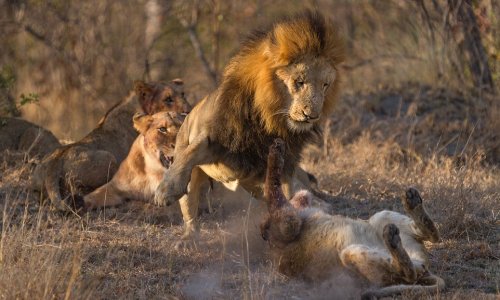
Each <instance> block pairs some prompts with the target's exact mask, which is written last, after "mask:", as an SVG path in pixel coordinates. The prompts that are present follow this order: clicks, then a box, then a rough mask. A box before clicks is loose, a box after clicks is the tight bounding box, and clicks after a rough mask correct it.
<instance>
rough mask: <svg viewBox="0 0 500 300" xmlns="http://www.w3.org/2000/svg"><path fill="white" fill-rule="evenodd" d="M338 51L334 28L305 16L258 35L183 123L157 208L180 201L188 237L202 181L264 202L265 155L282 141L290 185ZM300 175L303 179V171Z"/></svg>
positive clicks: (324, 107)
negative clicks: (236, 187) (237, 188)
mask: <svg viewBox="0 0 500 300" xmlns="http://www.w3.org/2000/svg"><path fill="white" fill-rule="evenodd" d="M343 53H344V51H343V44H342V42H341V40H340V38H339V35H338V33H337V32H336V30H334V28H333V26H332V24H331V23H330V22H328V21H327V20H325V18H324V17H323V16H321V15H319V14H318V13H311V12H308V13H305V14H302V15H299V16H297V17H295V18H292V19H289V20H287V21H283V22H279V23H277V24H276V25H275V26H274V27H273V28H272V29H271V30H269V31H267V32H257V33H255V34H254V36H253V37H251V38H250V39H248V41H247V42H246V43H244V45H243V47H242V49H241V50H240V52H239V53H238V54H237V55H236V56H235V57H233V58H232V60H231V61H230V63H229V65H228V66H227V67H226V69H225V70H224V75H223V78H222V83H221V84H220V86H219V87H218V88H217V90H216V91H214V92H213V93H212V94H210V95H208V96H207V97H206V98H205V99H203V100H202V101H200V102H199V103H198V104H197V105H196V106H195V107H194V108H193V110H192V111H191V113H190V114H189V115H188V116H187V118H186V120H185V122H184V123H183V125H182V126H181V129H180V131H179V135H178V136H177V144H176V148H175V154H174V157H175V159H174V163H173V164H172V166H171V168H170V169H169V170H168V171H167V172H166V173H165V178H164V180H163V182H162V183H161V184H160V186H159V187H158V190H157V192H156V195H155V202H156V203H157V204H158V205H168V204H171V203H173V202H174V201H177V200H178V199H179V198H180V197H182V196H183V195H185V193H186V192H187V186H188V183H189V182H190V184H189V192H188V194H187V196H184V197H182V199H181V200H180V205H181V210H182V214H183V219H184V222H185V225H186V226H185V234H184V236H183V238H184V239H185V238H188V237H190V236H192V235H191V233H193V232H196V231H197V225H196V219H195V217H196V216H197V210H198V202H199V198H200V186H201V183H202V182H203V181H204V180H205V179H206V175H208V176H209V177H211V178H213V179H215V180H217V181H219V182H222V183H226V184H227V183H229V182H231V181H235V180H237V181H238V182H239V184H240V185H241V186H243V187H244V188H245V189H246V190H247V191H249V192H251V193H253V195H254V196H256V197H260V196H261V195H262V187H263V183H264V177H265V171H266V159H267V149H268V147H269V145H270V144H271V143H272V141H273V139H274V138H275V137H281V138H282V139H283V140H285V143H286V147H287V149H288V151H287V154H286V156H287V157H286V159H285V161H286V169H285V170H286V174H285V178H284V180H285V184H286V186H287V192H289V193H291V191H292V190H294V189H296V188H297V186H296V185H295V183H297V184H298V180H295V179H294V178H295V177H294V172H295V169H296V168H297V167H298V163H299V160H300V155H301V151H302V149H303V147H304V146H305V145H306V144H307V143H309V142H311V140H312V139H313V137H315V136H316V134H318V133H319V131H320V123H321V122H322V121H323V120H325V119H326V118H327V117H328V115H329V114H330V112H331V111H332V109H333V107H334V104H335V102H336V99H337V94H338V91H339V71H338V66H339V64H340V63H341V62H342V61H343V57H344V55H343ZM301 172H303V171H301Z"/></svg>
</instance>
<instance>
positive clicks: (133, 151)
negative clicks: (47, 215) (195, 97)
mask: <svg viewBox="0 0 500 300" xmlns="http://www.w3.org/2000/svg"><path fill="white" fill-rule="evenodd" d="M183 120H184V116H183V115H180V114H177V113H175V112H159V113H156V114H154V115H152V116H150V115H146V114H137V115H135V116H134V127H135V129H137V131H139V133H140V134H139V136H138V137H137V138H136V140H135V142H134V143H133V144H132V147H131V148H130V152H129V154H128V156H127V158H126V159H125V160H124V161H123V162H122V163H121V164H120V167H119V169H118V171H117V172H116V174H115V176H114V177H113V179H111V181H110V182H108V183H106V184H105V185H103V186H101V187H99V188H98V189H96V190H95V191H93V192H92V193H90V194H88V195H86V196H85V197H84V202H85V208H86V209H93V208H98V207H104V206H116V205H120V204H122V203H123V202H125V201H126V200H129V199H134V200H144V201H147V200H150V199H152V198H153V196H154V192H155V190H156V188H157V187H158V184H160V181H161V179H162V178H163V174H164V173H165V170H166V169H168V167H170V164H171V163H172V160H173V156H174V147H175V138H176V136H177V132H178V131H179V128H180V126H181V124H182V121H183Z"/></svg>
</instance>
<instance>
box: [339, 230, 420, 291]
mask: <svg viewBox="0 0 500 300" xmlns="http://www.w3.org/2000/svg"><path fill="white" fill-rule="evenodd" d="M383 240H384V243H385V246H386V249H384V248H380V247H382V245H380V246H378V247H370V246H367V245H361V244H354V245H350V246H348V247H346V248H345V249H344V250H342V252H341V253H340V259H341V261H342V264H343V265H344V266H346V267H347V268H349V269H352V270H355V271H357V272H358V273H360V274H361V275H363V276H364V277H365V278H366V279H368V280H369V281H370V282H372V283H374V284H377V285H382V286H383V285H390V284H394V283H396V282H397V281H400V282H408V283H413V282H415V280H416V271H415V268H414V267H413V263H412V261H411V259H410V257H409V256H408V253H406V251H405V250H404V248H403V245H402V243H401V238H400V236H399V229H398V228H397V227H396V225H394V224H388V225H386V226H385V228H384V233H383ZM387 250H388V251H387Z"/></svg>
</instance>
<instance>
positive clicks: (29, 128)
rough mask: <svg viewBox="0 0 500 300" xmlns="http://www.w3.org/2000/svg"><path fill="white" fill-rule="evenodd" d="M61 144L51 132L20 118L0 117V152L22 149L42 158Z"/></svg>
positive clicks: (31, 155) (32, 155) (28, 153)
mask: <svg viewBox="0 0 500 300" xmlns="http://www.w3.org/2000/svg"><path fill="white" fill-rule="evenodd" d="M59 146H61V144H60V143H59V141H58V140H57V138H56V137H55V136H54V134H52V132H50V131H48V130H47V129H44V128H42V127H40V126H38V125H35V124H33V123H30V122H28V121H26V120H23V119H20V118H0V152H3V151H5V150H11V151H22V152H25V153H26V154H27V155H28V156H29V157H36V158H43V157H44V156H45V155H47V154H48V153H50V152H52V151H53V150H54V149H56V148H57V147H59Z"/></svg>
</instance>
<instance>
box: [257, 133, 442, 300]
mask: <svg viewBox="0 0 500 300" xmlns="http://www.w3.org/2000/svg"><path fill="white" fill-rule="evenodd" d="M284 152H285V149H284V143H283V142H282V141H281V140H279V139H278V140H277V141H276V142H275V144H273V145H272V146H271V147H270V151H269V160H268V171H267V178H266V185H265V195H266V199H267V201H268V208H269V216H268V217H267V218H266V219H265V220H264V222H263V223H262V225H261V233H262V237H263V238H264V239H265V240H267V241H268V242H269V244H270V246H271V252H272V254H273V257H274V260H275V262H276V264H277V266H278V269H279V271H280V272H281V273H283V274H285V275H288V276H292V277H303V278H307V279H309V280H321V279H325V278H328V277H329V276H331V275H332V272H333V271H334V270H336V269H338V267H344V268H347V269H349V270H350V271H352V272H353V273H354V274H357V275H358V276H360V277H362V278H364V279H365V280H367V281H369V282H370V283H371V285H372V286H373V287H374V288H373V289H371V290H369V291H367V292H365V293H364V294H363V296H364V298H367V299H371V298H377V297H384V296H390V295H394V294H398V293H401V292H403V291H428V292H436V291H438V290H440V289H443V288H444V281H443V280H442V279H441V278H439V277H437V276H436V275H433V274H432V273H430V271H429V260H428V257H427V252H426V249H425V247H424V245H423V241H433V242H437V241H438V240H439V233H438V231H437V229H436V227H435V225H434V222H433V221H432V220H431V218H430V217H429V215H428V214H427V212H426V211H425V209H424V206H423V204H422V199H421V197H420V195H419V193H418V191H417V190H415V189H413V188H411V189H409V190H408V191H407V192H406V195H405V198H404V200H403V204H404V206H405V209H406V212H407V214H409V215H410V217H408V216H406V215H403V214H400V213H397V212H393V211H386V210H384V211H381V212H378V213H376V214H375V215H373V216H372V217H371V218H370V219H369V220H367V221H364V220H354V219H351V218H348V217H344V216H340V215H336V216H332V215H329V214H327V213H325V212H323V211H322V210H320V209H317V208H312V207H310V206H309V201H310V198H311V194H309V193H308V192H305V191H301V192H299V193H297V194H296V195H295V196H294V197H293V198H292V199H291V200H290V202H288V201H287V199H286V198H285V195H284V194H283V191H282V190H281V175H282V174H281V173H282V170H283V166H284V161H283V157H284ZM423 220H425V221H423Z"/></svg>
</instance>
